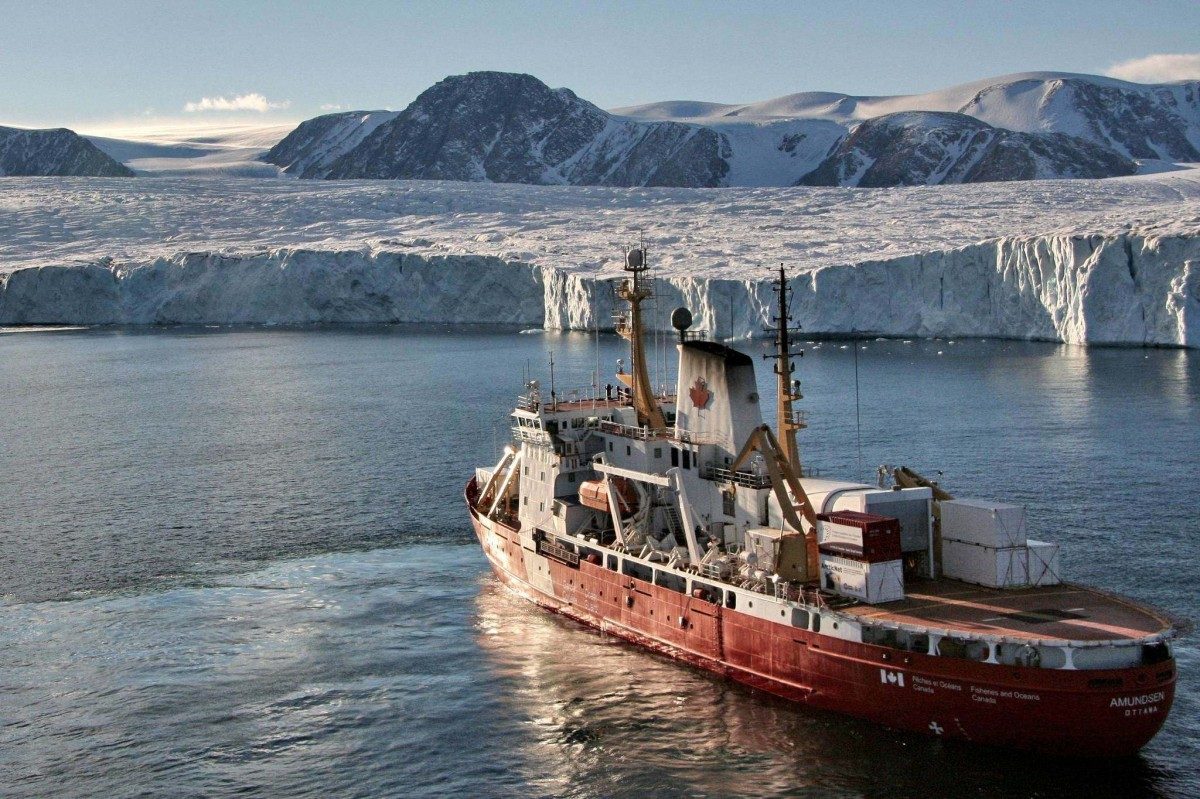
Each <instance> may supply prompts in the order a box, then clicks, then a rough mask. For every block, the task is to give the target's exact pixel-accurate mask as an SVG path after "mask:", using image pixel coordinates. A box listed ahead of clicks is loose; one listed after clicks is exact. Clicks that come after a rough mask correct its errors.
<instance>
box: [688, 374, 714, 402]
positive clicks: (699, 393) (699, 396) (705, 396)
mask: <svg viewBox="0 0 1200 799" xmlns="http://www.w3.org/2000/svg"><path fill="white" fill-rule="evenodd" d="M688 396H689V397H691V398H692V404H693V405H695V406H696V407H697V408H704V407H705V406H707V405H708V401H709V400H710V399H712V392H711V391H709V390H708V383H706V382H705V381H704V378H703V377H697V378H696V382H695V383H692V390H691V391H689V392H688Z"/></svg>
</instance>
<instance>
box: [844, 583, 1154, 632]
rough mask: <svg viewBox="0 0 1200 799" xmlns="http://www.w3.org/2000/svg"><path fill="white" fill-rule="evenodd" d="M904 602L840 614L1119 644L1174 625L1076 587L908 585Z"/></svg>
mask: <svg viewBox="0 0 1200 799" xmlns="http://www.w3.org/2000/svg"><path fill="white" fill-rule="evenodd" d="M905 593H906V597H905V598H904V599H903V600H901V601H899V602H889V603H887V604H886V605H865V604H862V605H854V606H851V607H849V608H844V609H843V612H844V613H847V614H850V615H854V616H858V617H859V618H862V619H864V620H868V619H869V620H871V621H875V622H880V621H882V622H894V623H899V624H909V625H916V626H920V627H928V628H931V629H937V630H951V631H954V630H961V631H963V632H964V633H973V634H975V635H980V634H982V635H995V636H1003V637H1005V638H1015V639H1028V640H1040V641H1045V640H1061V641H1086V642H1104V641H1122V640H1130V639H1141V638H1146V637H1149V636H1154V635H1157V634H1160V633H1166V632H1168V631H1169V630H1170V629H1171V628H1172V626H1173V622H1172V620H1170V619H1168V618H1165V617H1164V616H1162V615H1160V614H1158V613H1156V612H1154V611H1152V610H1150V609H1149V608H1146V607H1144V606H1142V605H1139V604H1137V603H1135V602H1133V601H1132V600H1127V599H1123V598H1121V597H1118V596H1114V595H1112V594H1108V593H1105V592H1103V591H1098V590H1096V589H1093V588H1086V587H1083V586H1078V585H1070V584H1063V585H1053V586H1043V587H1038V588H1023V589H1008V590H1000V589H995V588H986V587H984V586H979V585H970V584H967V583H962V582H958V581H957V580H922V581H918V582H910V583H909V585H908V586H907V587H906V591H905Z"/></svg>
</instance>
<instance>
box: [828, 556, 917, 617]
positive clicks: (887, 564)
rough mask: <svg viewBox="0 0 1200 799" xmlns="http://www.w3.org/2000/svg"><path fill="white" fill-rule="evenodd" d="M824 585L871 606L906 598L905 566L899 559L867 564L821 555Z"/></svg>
mask: <svg viewBox="0 0 1200 799" xmlns="http://www.w3.org/2000/svg"><path fill="white" fill-rule="evenodd" d="M821 586H822V587H823V588H827V589H829V590H830V591H835V592H837V593H839V594H843V595H844V596H852V597H854V598H856V599H861V600H862V601H863V602H867V603H869V604H872V605H878V604H879V603H881V602H896V601H898V600H901V599H904V565H903V563H902V562H901V561H898V560H884V561H880V562H878V563H864V562H862V561H858V560H851V559H850V558H841V557H838V556H836V555H826V554H824V553H822V554H821Z"/></svg>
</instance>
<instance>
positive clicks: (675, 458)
mask: <svg viewBox="0 0 1200 799" xmlns="http://www.w3.org/2000/svg"><path fill="white" fill-rule="evenodd" d="M671 465H672V466H678V465H679V450H677V449H675V448H674V447H671Z"/></svg>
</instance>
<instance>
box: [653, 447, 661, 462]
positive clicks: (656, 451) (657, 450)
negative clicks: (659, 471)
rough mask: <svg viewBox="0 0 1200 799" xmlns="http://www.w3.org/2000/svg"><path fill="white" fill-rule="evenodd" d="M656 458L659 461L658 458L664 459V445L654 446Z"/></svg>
mask: <svg viewBox="0 0 1200 799" xmlns="http://www.w3.org/2000/svg"><path fill="white" fill-rule="evenodd" d="M654 459H655V460H656V461H658V460H662V447H655V448H654Z"/></svg>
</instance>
